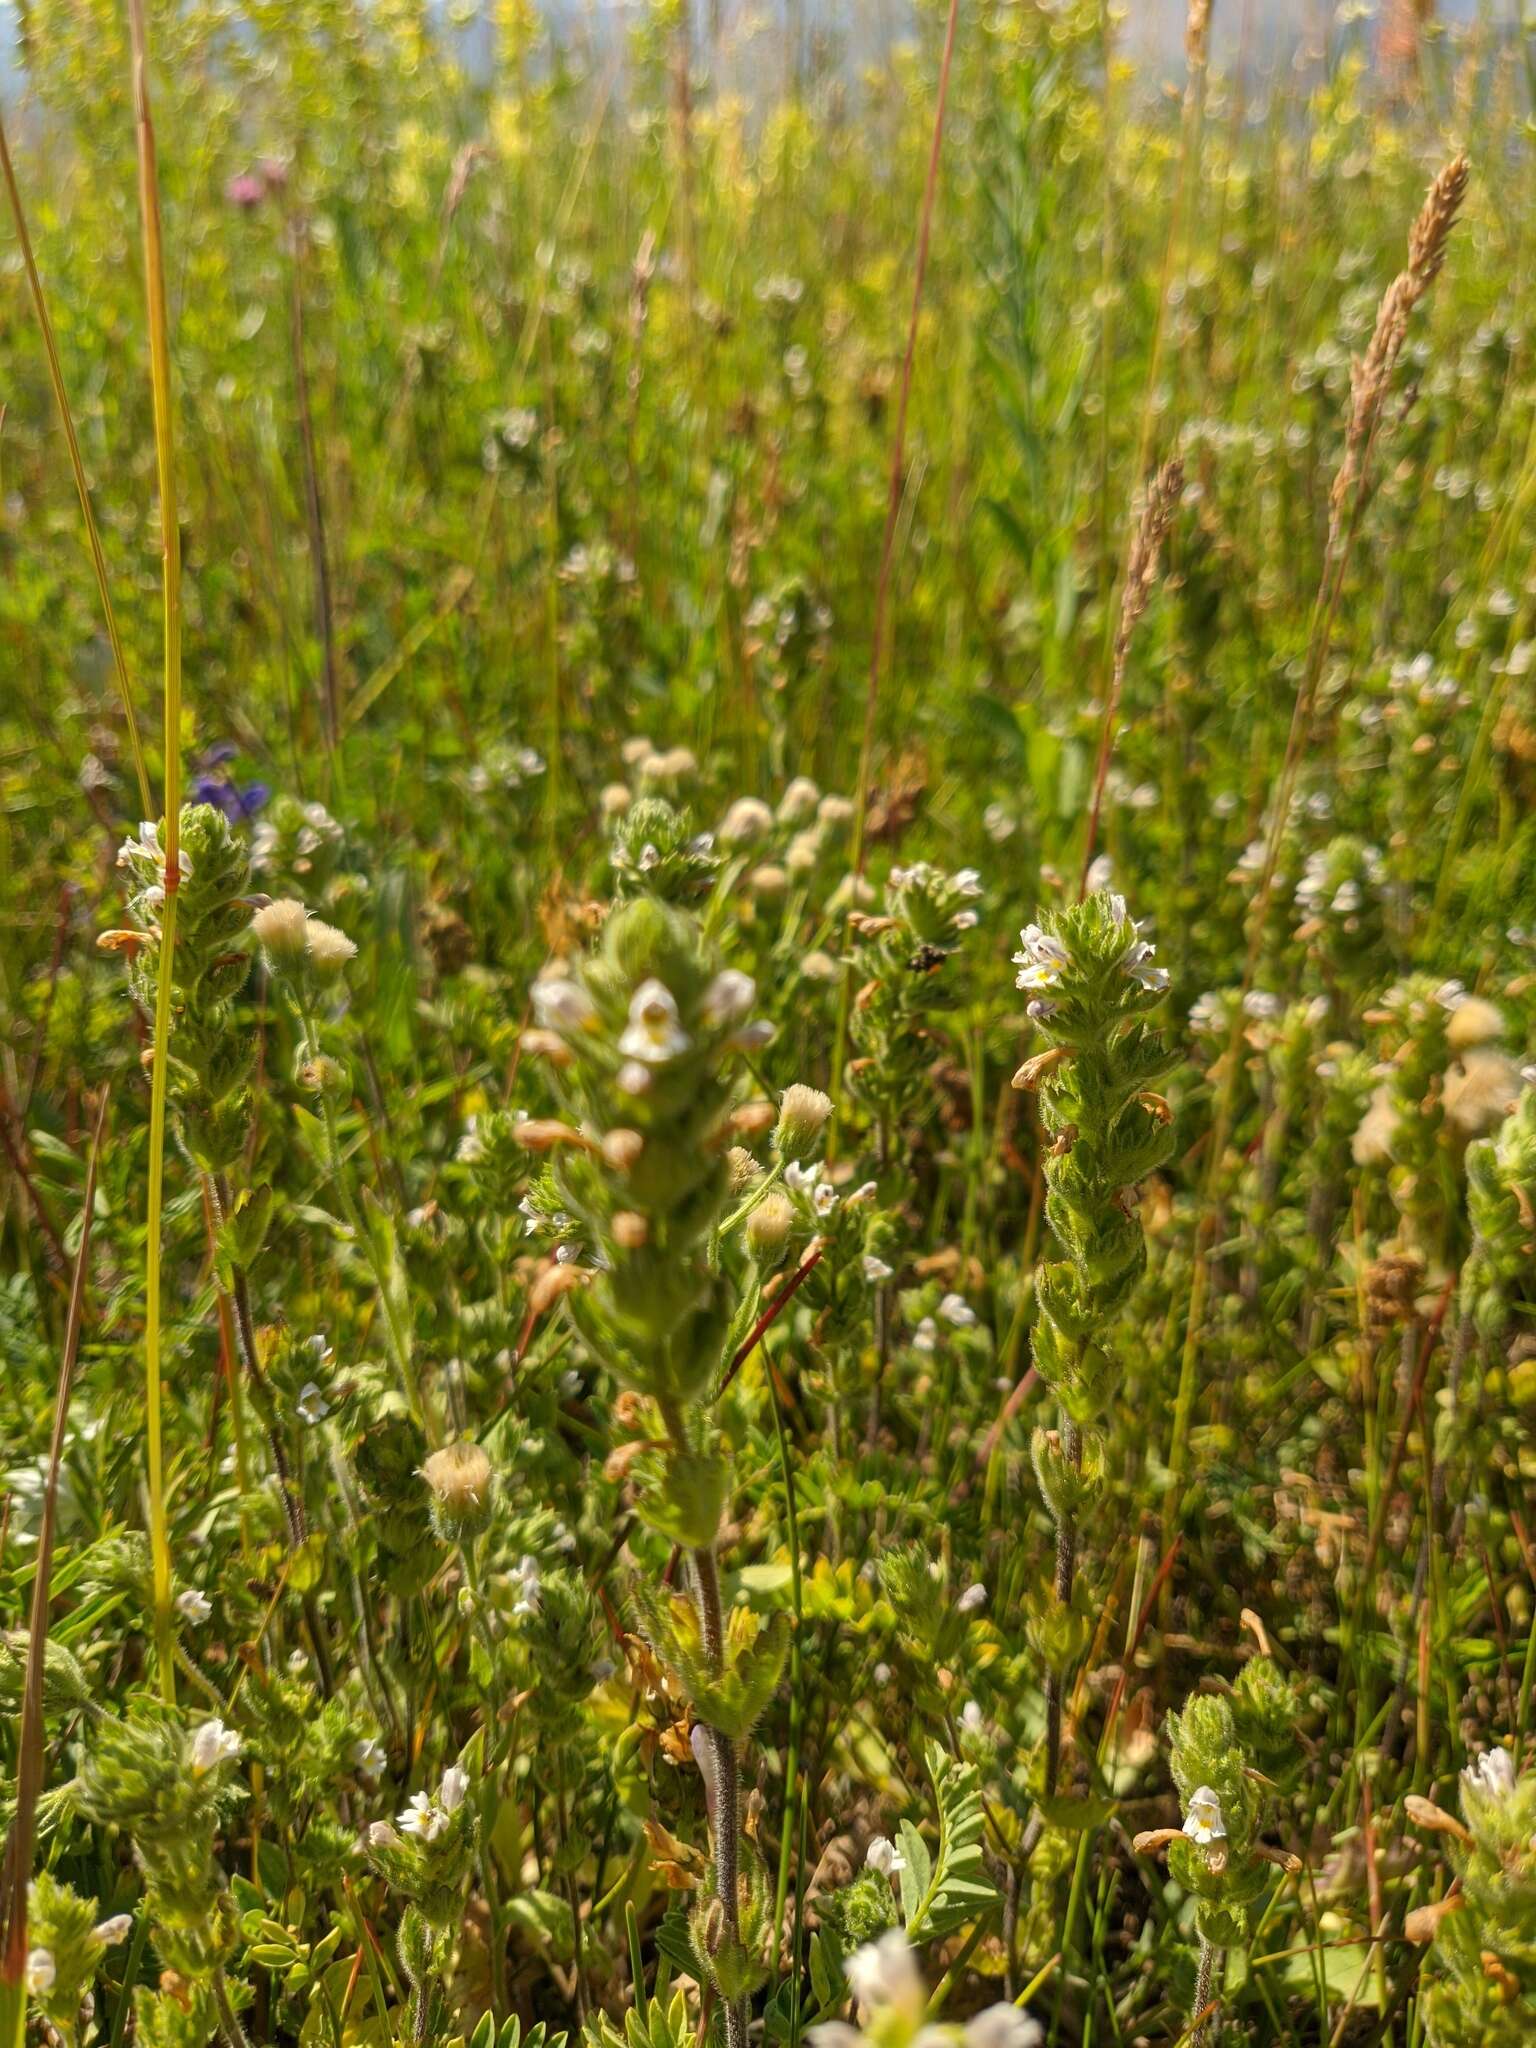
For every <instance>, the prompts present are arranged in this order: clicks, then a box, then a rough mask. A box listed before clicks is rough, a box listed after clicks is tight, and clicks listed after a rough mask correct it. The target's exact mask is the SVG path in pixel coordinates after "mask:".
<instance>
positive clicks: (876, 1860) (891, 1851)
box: [864, 1835, 907, 1877]
mask: <svg viewBox="0 0 1536 2048" xmlns="http://www.w3.org/2000/svg"><path fill="white" fill-rule="evenodd" d="M864 1866H865V1868H866V1869H867V1870H878V1871H879V1873H880V1875H881V1876H882V1877H894V1876H895V1874H896V1872H897V1871H898V1870H905V1869H906V1867H907V1859H906V1857H905V1856H903V1855H902V1853H901V1851H900V1850H899V1849H898V1848H897V1846H896V1844H895V1843H894V1842H893V1841H892V1840H891V1838H890V1837H889V1835H876V1836H875V1839H874V1840H873V1841H872V1842H871V1843H870V1845H869V1847H868V1848H867V1849H866V1850H865V1851H864Z"/></svg>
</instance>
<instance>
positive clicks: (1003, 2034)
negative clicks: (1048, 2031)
mask: <svg viewBox="0 0 1536 2048" xmlns="http://www.w3.org/2000/svg"><path fill="white" fill-rule="evenodd" d="M1044 2039H1045V2029H1044V2028H1043V2027H1042V2026H1041V2024H1040V2022H1039V2021H1038V2020H1032V2019H1031V2018H1030V2016H1029V2014H1028V2013H1027V2012H1025V2011H1024V2009H1023V2008H1022V2007H1021V2006H1017V2005H1008V2004H1006V2003H1004V2004H1000V2005H989V2006H988V2007H987V2008H986V2010H985V2011H984V2012H979V2013H977V2014H976V2015H975V2016H974V2018H972V2019H969V2020H967V2021H966V2023H965V2048H1040V2043H1041V2042H1042V2041H1043V2040H1044Z"/></svg>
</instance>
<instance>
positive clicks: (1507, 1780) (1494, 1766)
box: [1461, 1749, 1515, 1800]
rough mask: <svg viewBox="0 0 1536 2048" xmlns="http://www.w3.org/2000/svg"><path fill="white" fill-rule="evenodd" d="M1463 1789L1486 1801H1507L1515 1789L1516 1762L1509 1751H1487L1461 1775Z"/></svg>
mask: <svg viewBox="0 0 1536 2048" xmlns="http://www.w3.org/2000/svg"><path fill="white" fill-rule="evenodd" d="M1461 1783H1462V1789H1463V1790H1464V1791H1467V1792H1476V1793H1479V1794H1481V1796H1482V1797H1483V1798H1484V1799H1497V1800H1503V1799H1507V1798H1508V1797H1509V1795H1510V1793H1511V1792H1513V1791H1514V1789H1515V1761H1514V1758H1513V1757H1512V1756H1511V1755H1510V1753H1509V1751H1508V1750H1507V1749H1485V1750H1484V1751H1483V1753H1482V1755H1481V1756H1480V1757H1479V1758H1478V1759H1477V1761H1476V1763H1474V1764H1469V1765H1468V1766H1467V1768H1466V1770H1464V1771H1463V1772H1462V1774H1461Z"/></svg>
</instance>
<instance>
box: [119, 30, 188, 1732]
mask: <svg viewBox="0 0 1536 2048" xmlns="http://www.w3.org/2000/svg"><path fill="white" fill-rule="evenodd" d="M128 26H129V35H130V39H131V45H132V51H133V105H134V125H135V128H136V130H137V136H138V153H139V218H140V224H141V227H142V231H143V242H144V296H145V301H146V313H147V318H148V325H149V366H150V384H151V389H152V394H153V399H154V412H155V468H156V474H157V478H158V482H159V492H160V554H161V568H162V593H163V599H164V606H163V616H164V633H165V742H164V745H165V769H164V773H165V830H164V833H163V850H164V856H165V904H164V908H163V911H162V913H161V919H160V959H159V966H158V980H157V982H156V988H155V1038H154V1068H153V1072H152V1076H151V1082H150V1097H149V1214H148V1219H147V1226H146V1239H145V1247H144V1292H145V1310H144V1379H145V1411H144V1429H145V1450H146V1460H147V1464H148V1478H149V1543H150V1557H151V1564H152V1568H153V1577H154V1602H155V1649H156V1658H157V1663H158V1667H159V1676H160V1690H161V1693H162V1694H163V1696H164V1698H165V1699H166V1701H167V1702H168V1703H169V1702H171V1701H173V1700H174V1698H175V1690H176V1676H175V1664H174V1660H173V1656H172V1630H171V1552H170V1544H169V1541H168V1539H167V1534H166V1514H165V1463H164V1456H163V1449H162V1444H161V1362H160V1361H161V1329H160V1292H161V1272H160V1260H161V1233H162V1226H163V1212H164V1203H165V1096H166V1074H167V1070H168V1068H169V1065H170V1048H171V978H172V966H173V963H174V960H175V954H176V892H177V889H178V887H179V885H180V881H181V868H180V824H181V537H180V534H179V532H178V530H177V524H176V479H175V471H174V464H173V460H172V456H173V446H172V436H171V350H170V330H169V322H168V320H167V318H166V309H165V256H164V245H163V242H162V239H161V232H160V184H159V178H158V175H157V172H156V167H155V130H154V124H153V122H152V121H151V119H150V111H149V43H148V37H147V34H146V31H145V26H144V0H129V4H128Z"/></svg>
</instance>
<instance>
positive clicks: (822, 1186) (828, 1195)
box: [811, 1180, 837, 1216]
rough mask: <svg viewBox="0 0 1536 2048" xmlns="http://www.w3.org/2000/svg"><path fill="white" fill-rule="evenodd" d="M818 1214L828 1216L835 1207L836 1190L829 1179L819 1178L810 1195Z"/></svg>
mask: <svg viewBox="0 0 1536 2048" xmlns="http://www.w3.org/2000/svg"><path fill="white" fill-rule="evenodd" d="M811 1200H812V1202H813V1203H814V1204H815V1205H816V1214H817V1215H818V1216H830V1215H831V1214H832V1211H833V1210H834V1209H835V1208H836V1207H837V1190H836V1189H835V1188H834V1187H833V1185H832V1183H831V1182H830V1181H825V1180H819V1181H818V1182H817V1183H816V1186H815V1189H814V1191H813V1193H812V1195H811Z"/></svg>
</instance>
